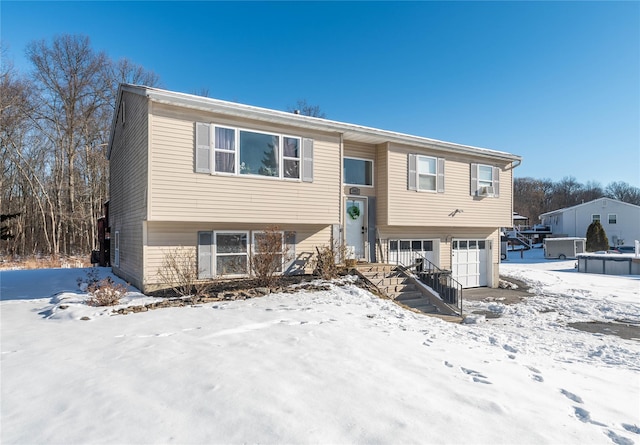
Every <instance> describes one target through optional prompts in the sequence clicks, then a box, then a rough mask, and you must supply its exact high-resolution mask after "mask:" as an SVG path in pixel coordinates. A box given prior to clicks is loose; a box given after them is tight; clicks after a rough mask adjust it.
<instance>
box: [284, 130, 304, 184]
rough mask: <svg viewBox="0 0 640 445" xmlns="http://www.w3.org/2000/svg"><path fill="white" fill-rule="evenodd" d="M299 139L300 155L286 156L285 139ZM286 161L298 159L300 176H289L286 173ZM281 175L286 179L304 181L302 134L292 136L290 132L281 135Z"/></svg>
mask: <svg viewBox="0 0 640 445" xmlns="http://www.w3.org/2000/svg"><path fill="white" fill-rule="evenodd" d="M285 138H289V139H297V140H298V157H293V156H285V155H284V139H285ZM284 161H297V162H298V177H297V178H288V177H286V176H285V175H284ZM280 175H281V177H282V179H283V180H285V181H297V182H300V181H302V138H301V137H300V136H292V135H289V134H281V135H280Z"/></svg>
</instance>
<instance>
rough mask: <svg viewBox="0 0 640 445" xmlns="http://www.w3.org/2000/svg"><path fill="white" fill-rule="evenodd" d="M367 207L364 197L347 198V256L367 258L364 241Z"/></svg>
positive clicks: (345, 213)
mask: <svg viewBox="0 0 640 445" xmlns="http://www.w3.org/2000/svg"><path fill="white" fill-rule="evenodd" d="M365 208H366V207H365V201H364V199H361V198H348V199H347V204H346V207H345V212H344V215H345V227H346V229H345V232H346V234H345V242H346V246H347V258H355V259H357V260H360V259H363V258H365V250H364V241H365V238H366V232H367V227H366V223H365V221H366V219H365Z"/></svg>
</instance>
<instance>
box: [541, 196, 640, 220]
mask: <svg viewBox="0 0 640 445" xmlns="http://www.w3.org/2000/svg"><path fill="white" fill-rule="evenodd" d="M598 201H606V202H615V203H617V204H623V205H627V206H631V207H635V208H637V209H639V210H640V206H637V205H635V204H631V203H628V202H624V201H619V200H617V199H612V198H604V197H603V198H597V199H594V200H592V201H588V202H583V203H580V204H576V205H574V206H571V207H565V208H562V209H558V210H552V211H550V212H546V213H543V214H541V215H540V216H539V218H542V217H543V216H549V215H553V214H555V213H563V212H566V211H567V210H572V209H576V208H578V207H584V206H589V205H593V204H595V203H597V202H598Z"/></svg>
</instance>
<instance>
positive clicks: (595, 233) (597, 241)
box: [587, 221, 609, 252]
mask: <svg viewBox="0 0 640 445" xmlns="http://www.w3.org/2000/svg"><path fill="white" fill-rule="evenodd" d="M608 249H609V239H608V238H607V234H606V233H605V231H604V227H602V224H600V221H594V222H592V223H591V224H589V227H588V228H587V252H595V251H598V250H608Z"/></svg>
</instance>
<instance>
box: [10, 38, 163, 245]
mask: <svg viewBox="0 0 640 445" xmlns="http://www.w3.org/2000/svg"><path fill="white" fill-rule="evenodd" d="M5 54H6V53H5V51H3V52H2V54H1V55H2V68H1V69H0V149H1V152H0V168H2V175H1V176H0V214H2V215H5V216H6V215H11V218H3V224H2V225H3V235H5V236H3V238H6V239H5V240H3V241H1V243H0V249H1V250H0V253H4V254H9V255H31V254H49V255H54V256H57V255H74V254H86V253H87V252H89V251H90V250H91V249H93V248H94V247H95V245H96V236H97V230H96V224H97V218H98V217H99V216H101V214H102V206H103V204H104V202H105V201H106V200H107V198H108V180H109V170H108V167H109V166H108V161H107V159H106V150H107V143H108V138H109V130H110V126H111V119H112V115H113V110H114V106H115V96H116V94H117V90H118V85H119V84H120V82H128V83H141V84H145V85H149V86H157V85H158V84H159V77H158V76H157V75H156V74H155V73H153V72H152V71H148V70H145V69H144V68H143V67H141V66H140V65H137V64H135V63H133V62H131V61H130V60H128V59H120V60H112V59H110V58H109V57H108V56H107V55H106V54H105V53H104V52H101V51H96V50H94V49H93V48H92V47H91V43H90V41H89V38H88V37H86V36H79V35H60V36H57V37H55V38H53V39H52V40H50V41H45V40H39V41H33V42H31V43H30V44H28V46H27V48H26V55H27V58H28V61H29V62H30V66H31V70H30V72H29V73H19V72H18V71H17V70H16V69H15V68H14V66H13V64H12V63H11V61H9V60H7V58H6V57H5Z"/></svg>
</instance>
